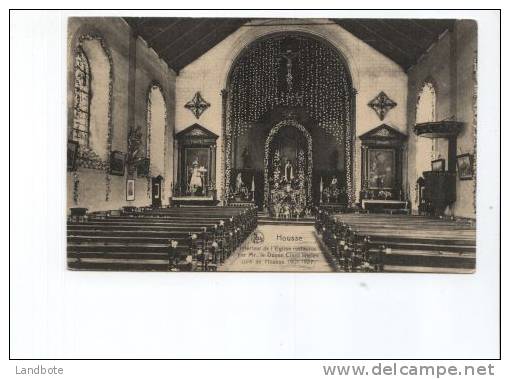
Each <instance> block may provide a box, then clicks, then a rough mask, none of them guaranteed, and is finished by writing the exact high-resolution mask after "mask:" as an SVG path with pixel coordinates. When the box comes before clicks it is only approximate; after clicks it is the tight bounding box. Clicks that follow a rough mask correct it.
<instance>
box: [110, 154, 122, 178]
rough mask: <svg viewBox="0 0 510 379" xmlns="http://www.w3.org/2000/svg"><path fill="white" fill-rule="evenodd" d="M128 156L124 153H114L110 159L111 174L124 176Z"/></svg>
mask: <svg viewBox="0 0 510 379" xmlns="http://www.w3.org/2000/svg"><path fill="white" fill-rule="evenodd" d="M125 160H126V156H125V154H124V153H123V152H122V151H112V155H111V157H110V174H112V175H118V176H123V175H124V164H125Z"/></svg>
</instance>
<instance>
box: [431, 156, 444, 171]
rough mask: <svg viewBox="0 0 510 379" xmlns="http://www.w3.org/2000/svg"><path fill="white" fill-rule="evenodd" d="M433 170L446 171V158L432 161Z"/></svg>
mask: <svg viewBox="0 0 510 379" xmlns="http://www.w3.org/2000/svg"><path fill="white" fill-rule="evenodd" d="M431 166H432V167H431V169H432V171H444V170H445V160H444V159H436V160H433V161H432V162H431Z"/></svg>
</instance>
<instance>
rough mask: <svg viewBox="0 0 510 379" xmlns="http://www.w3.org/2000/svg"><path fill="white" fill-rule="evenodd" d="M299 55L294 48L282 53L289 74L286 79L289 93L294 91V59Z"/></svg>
mask: <svg viewBox="0 0 510 379" xmlns="http://www.w3.org/2000/svg"><path fill="white" fill-rule="evenodd" d="M297 56H298V53H297V52H293V51H292V50H287V51H286V52H285V53H282V58H283V59H285V60H286V66H287V75H286V77H285V80H286V81H287V89H288V91H289V93H292V84H293V83H292V79H293V77H292V60H293V59H294V58H296V57H297Z"/></svg>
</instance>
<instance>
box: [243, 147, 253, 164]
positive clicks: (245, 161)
mask: <svg viewBox="0 0 510 379" xmlns="http://www.w3.org/2000/svg"><path fill="white" fill-rule="evenodd" d="M241 159H242V161H243V168H251V155H250V152H249V151H248V147H245V148H244V149H243V152H242V153H241Z"/></svg>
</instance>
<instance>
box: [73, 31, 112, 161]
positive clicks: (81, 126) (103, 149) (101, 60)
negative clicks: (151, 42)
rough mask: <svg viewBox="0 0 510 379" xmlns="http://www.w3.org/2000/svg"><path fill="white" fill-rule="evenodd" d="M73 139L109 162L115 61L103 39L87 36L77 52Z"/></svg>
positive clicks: (97, 156) (85, 149) (80, 42)
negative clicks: (105, 46) (112, 59)
mask: <svg viewBox="0 0 510 379" xmlns="http://www.w3.org/2000/svg"><path fill="white" fill-rule="evenodd" d="M74 59H75V66H74V104H73V125H72V133H71V135H72V138H73V139H74V140H76V141H78V143H79V144H80V146H81V148H82V150H83V152H84V153H86V152H92V153H93V154H92V155H93V156H94V157H96V158H99V159H100V160H102V161H103V162H106V161H107V160H108V154H109V151H108V150H109V148H108V139H109V134H110V132H111V131H110V126H111V120H110V117H111V115H110V106H111V105H110V102H111V85H112V83H111V80H112V78H111V76H112V73H111V70H112V67H111V58H110V56H109V55H108V54H107V50H106V49H105V48H104V46H103V40H102V39H101V37H95V36H90V35H83V36H81V37H80V40H79V43H78V46H77V48H76V50H75V57H74Z"/></svg>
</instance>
